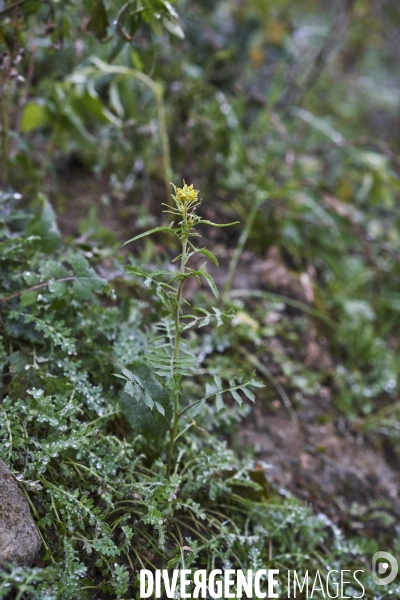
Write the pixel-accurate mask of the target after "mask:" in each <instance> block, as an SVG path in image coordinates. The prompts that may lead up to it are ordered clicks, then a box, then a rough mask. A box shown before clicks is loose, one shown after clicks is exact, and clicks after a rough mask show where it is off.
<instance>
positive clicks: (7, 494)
mask: <svg viewBox="0 0 400 600" xmlns="http://www.w3.org/2000/svg"><path fill="white" fill-rule="evenodd" d="M40 546H41V539H40V536H39V532H38V530H37V528H36V525H35V523H34V521H33V519H32V515H31V512H30V510H29V504H28V502H27V500H26V498H25V496H24V494H23V492H22V490H20V488H19V486H18V483H17V482H16V481H15V479H14V477H13V476H12V474H11V473H10V471H9V470H8V468H7V467H6V465H5V464H4V463H3V462H2V461H1V460H0V567H1V566H2V565H4V563H8V562H10V563H17V564H18V565H20V566H29V565H31V564H32V563H33V561H34V560H35V558H36V556H37V555H38V553H39V550H40Z"/></svg>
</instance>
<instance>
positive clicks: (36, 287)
mask: <svg viewBox="0 0 400 600" xmlns="http://www.w3.org/2000/svg"><path fill="white" fill-rule="evenodd" d="M75 279H76V277H75V276H71V277H62V278H61V279H52V280H51V281H45V282H44V283H38V284H37V285H33V286H32V287H30V288H27V289H26V290H19V291H18V292H14V293H13V294H10V295H9V296H5V297H4V298H0V304H5V303H6V302H9V301H10V300H13V299H14V298H18V297H19V296H22V294H23V293H24V292H35V291H36V290H41V289H43V288H45V287H47V286H48V285H49V283H61V282H62V281H75Z"/></svg>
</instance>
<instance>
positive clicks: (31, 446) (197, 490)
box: [0, 193, 399, 600]
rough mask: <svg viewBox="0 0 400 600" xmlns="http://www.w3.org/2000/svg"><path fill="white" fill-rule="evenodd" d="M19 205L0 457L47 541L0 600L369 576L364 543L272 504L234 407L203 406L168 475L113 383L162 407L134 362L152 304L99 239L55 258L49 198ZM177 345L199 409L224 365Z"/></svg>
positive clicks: (15, 202) (201, 339) (148, 414)
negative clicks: (150, 572)
mask: <svg viewBox="0 0 400 600" xmlns="http://www.w3.org/2000/svg"><path fill="white" fill-rule="evenodd" d="M19 204H20V197H19V195H18V194H11V193H9V194H3V195H2V196H1V210H0V214H1V225H0V227H1V230H0V231H1V241H0V244H1V252H0V257H1V258H0V261H1V268H0V273H1V298H0V315H1V347H0V360H1V369H2V383H1V403H0V415H1V416H0V458H1V459H2V460H3V461H4V462H5V463H6V464H7V465H8V466H9V468H10V469H11V471H12V473H13V474H14V475H15V477H16V479H17V480H18V481H19V482H20V485H21V487H22V489H23V491H24V493H25V495H26V497H27V499H28V501H29V504H30V507H31V512H32V515H33V517H34V519H35V521H36V523H37V526H38V528H39V531H40V535H41V537H42V542H43V543H42V550H41V555H40V558H39V560H38V561H37V563H36V564H35V565H34V566H33V567H30V568H22V567H16V566H12V565H10V566H9V567H7V568H6V569H4V570H3V571H2V572H1V574H0V597H1V598H18V599H21V600H22V599H25V600H28V599H29V600H31V599H32V600H33V599H35V600H39V599H40V600H50V599H63V600H64V599H65V600H68V599H71V600H80V599H82V600H83V599H85V600H86V599H90V598H100V597H101V598H103V599H106V598H118V599H131V598H132V599H133V598H137V597H138V573H139V570H140V569H141V568H147V569H155V568H167V569H173V568H178V569H179V568H189V569H191V568H200V567H202V568H207V569H212V568H235V569H249V568H251V569H254V570H257V569H261V568H268V566H274V567H275V568H279V569H281V570H282V572H285V570H286V569H297V570H298V571H299V573H300V572H304V571H305V570H306V569H309V570H317V569H320V570H321V571H322V572H325V571H327V570H329V569H341V568H342V569H344V568H349V569H353V568H360V569H364V570H365V571H368V570H369V562H368V560H367V558H366V557H367V556H368V554H369V553H370V552H372V551H374V545H373V543H372V542H371V543H370V545H369V547H368V548H367V547H362V546H361V545H360V544H358V543H356V542H355V541H348V540H346V539H345V537H344V536H343V534H342V533H341V532H340V531H339V530H338V529H337V527H336V526H334V525H333V523H332V522H331V521H330V520H329V519H328V518H327V517H326V516H324V515H322V514H314V513H313V512H312V510H311V509H310V508H309V507H307V506H304V505H302V504H301V503H300V502H299V501H297V500H296V499H294V498H293V497H290V496H288V495H287V494H282V493H278V492H277V491H276V490H274V489H273V487H272V486H271V485H270V483H269V482H268V480H267V478H266V476H265V472H266V471H265V469H266V467H267V466H266V465H262V464H259V463H256V462H255V460H254V458H253V457H252V456H251V455H249V456H245V455H244V456H241V457H240V456H239V455H238V454H237V453H235V452H234V451H233V450H232V449H230V447H229V445H228V444H227V442H226V440H227V439H228V437H229V436H231V437H235V431H236V427H237V422H238V421H240V419H241V418H242V416H243V415H244V414H246V412H247V411H248V408H246V407H245V406H242V407H240V408H239V407H236V408H227V409H226V410H225V411H222V412H218V411H217V410H216V408H215V407H214V406H213V405H209V404H207V405H206V406H204V407H203V408H202V410H201V412H200V413H199V414H198V415H197V416H196V418H195V419H194V420H193V423H192V425H193V426H192V427H191V428H190V429H188V430H187V431H186V432H185V433H184V435H182V436H181V437H180V439H179V443H178V442H177V443H176V447H175V459H174V462H173V468H172V472H171V473H170V474H169V476H168V473H167V449H166V444H165V440H164V437H165V428H164V429H163V428H162V427H161V425H160V424H161V418H162V414H161V412H160V411H154V412H152V411H150V409H149V407H148V406H146V405H145V404H144V405H143V406H144V411H142V412H141V413H140V414H138V412H137V406H138V405H134V404H133V402H134V401H133V399H132V398H131V396H130V395H129V394H127V393H126V392H124V388H123V385H122V383H121V380H120V379H118V378H116V377H115V376H114V373H115V372H116V371H118V370H119V369H121V368H129V369H131V370H132V371H133V372H134V373H136V374H137V373H139V372H140V377H141V380H142V381H145V383H146V386H147V387H148V388H149V389H150V388H151V389H152V390H153V395H154V396H155V397H156V398H157V399H158V401H159V403H160V404H161V405H162V404H163V402H165V397H164V394H165V390H164V389H163V388H162V386H161V385H160V383H159V382H158V379H157V378H155V376H154V373H152V372H151V371H150V370H147V371H146V369H145V368H144V367H143V364H144V363H143V362H141V360H140V357H142V356H143V355H145V354H146V353H147V352H148V349H149V345H150V344H151V339H152V337H153V335H154V323H155V322H156V320H157V317H160V315H162V311H163V308H162V303H161V302H160V301H159V300H158V299H157V297H156V296H152V295H150V294H149V292H148V291H146V288H144V287H143V286H138V284H137V282H136V283H135V284H134V286H133V287H132V284H133V278H132V277H131V276H130V275H129V273H128V274H127V275H122V274H121V273H122V270H121V267H122V257H121V254H120V253H119V255H118V256H110V250H109V249H105V248H102V247H101V245H100V244H99V243H98V241H96V240H92V241H91V242H87V241H86V242H85V243H81V242H71V243H69V244H68V245H62V244H61V243H60V239H59V237H60V236H59V232H58V228H57V223H56V220H55V216H54V213H53V211H52V209H51V206H50V205H49V204H48V202H47V200H46V199H45V198H44V197H43V198H41V199H40V202H39V204H38V205H37V206H36V211H35V214H34V216H32V214H31V213H30V212H29V211H26V210H24V209H22V208H20V207H19ZM137 260H138V258H137V257H136V258H134V257H133V256H131V257H130V262H131V263H135V261H136V262H137ZM106 265H108V268H107V267H106ZM110 265H112V267H110ZM115 273H117V275H115ZM111 278H113V279H112V280H111ZM132 290H133V291H134V293H132ZM200 308H201V307H200ZM204 309H205V310H207V305H205V307H204ZM202 324H203V325H206V324H205V323H202ZM231 329H232V327H231V326H229V325H227V326H225V329H224V330H223V332H222V335H221V339H222V340H223V339H224V336H225V339H226V340H227V342H226V347H228V346H229V339H230V335H233V334H232V333H230V331H231ZM235 335H236V334H235ZM187 343H188V345H189V346H190V347H191V349H192V351H193V352H194V353H195V354H197V356H198V357H199V371H198V375H197V376H196V377H194V378H193V379H191V381H190V382H189V383H188V384H187V392H188V393H189V394H190V397H191V398H197V397H201V391H199V383H200V382H201V381H202V378H203V376H204V375H206V374H207V373H211V374H213V375H214V376H217V377H218V376H224V377H225V375H226V371H224V368H225V366H224V363H223V361H221V358H220V359H219V360H216V361H215V362H213V361H212V360H209V361H206V363H204V364H203V362H202V361H203V360H204V359H202V358H201V357H200V355H204V348H205V346H207V347H208V354H211V356H212V355H213V353H214V352H215V348H214V342H213V338H212V335H211V334H210V330H209V328H208V327H207V326H205V328H204V329H203V328H201V329H197V330H194V332H193V334H192V336H191V337H190V338H188V340H187ZM219 354H220V357H223V355H224V350H223V348H221V347H220V348H219ZM242 362H243V361H242ZM241 366H243V365H241ZM230 368H231V369H232V368H234V367H232V365H231V367H230ZM160 432H161V433H160ZM282 581H283V582H284V581H285V579H284V578H282ZM364 585H365V587H366V588H367V596H366V597H370V598H372V597H374V598H383V597H384V596H382V595H379V590H376V589H375V590H374V588H373V584H372V583H371V581H370V580H369V577H368V576H367V575H366V574H365V578H364ZM397 591H399V590H397ZM353 593H356V594H357V593H359V590H358V592H353ZM285 594H286V592H285V589H284V587H282V589H281V597H282V598H283V597H286V595H285ZM315 597H317V596H316V595H315Z"/></svg>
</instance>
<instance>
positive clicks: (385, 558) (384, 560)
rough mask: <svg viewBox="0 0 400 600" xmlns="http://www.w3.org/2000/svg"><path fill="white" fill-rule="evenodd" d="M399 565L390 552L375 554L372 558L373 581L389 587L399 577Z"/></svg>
mask: <svg viewBox="0 0 400 600" xmlns="http://www.w3.org/2000/svg"><path fill="white" fill-rule="evenodd" d="M398 571H399V565H398V563H397V560H396V559H395V557H394V556H393V555H392V554H389V552H375V554H374V556H373V557H372V579H373V580H374V582H375V583H376V584H377V585H388V584H389V583H392V581H394V580H395V579H396V577H397V573H398Z"/></svg>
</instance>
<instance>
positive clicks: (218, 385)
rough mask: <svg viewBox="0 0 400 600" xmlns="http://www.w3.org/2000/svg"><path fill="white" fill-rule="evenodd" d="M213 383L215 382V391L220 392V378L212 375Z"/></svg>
mask: <svg viewBox="0 0 400 600" xmlns="http://www.w3.org/2000/svg"><path fill="white" fill-rule="evenodd" d="M214 381H215V385H216V386H217V390H218V391H219V392H220V391H221V390H222V381H221V377H218V375H214Z"/></svg>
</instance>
